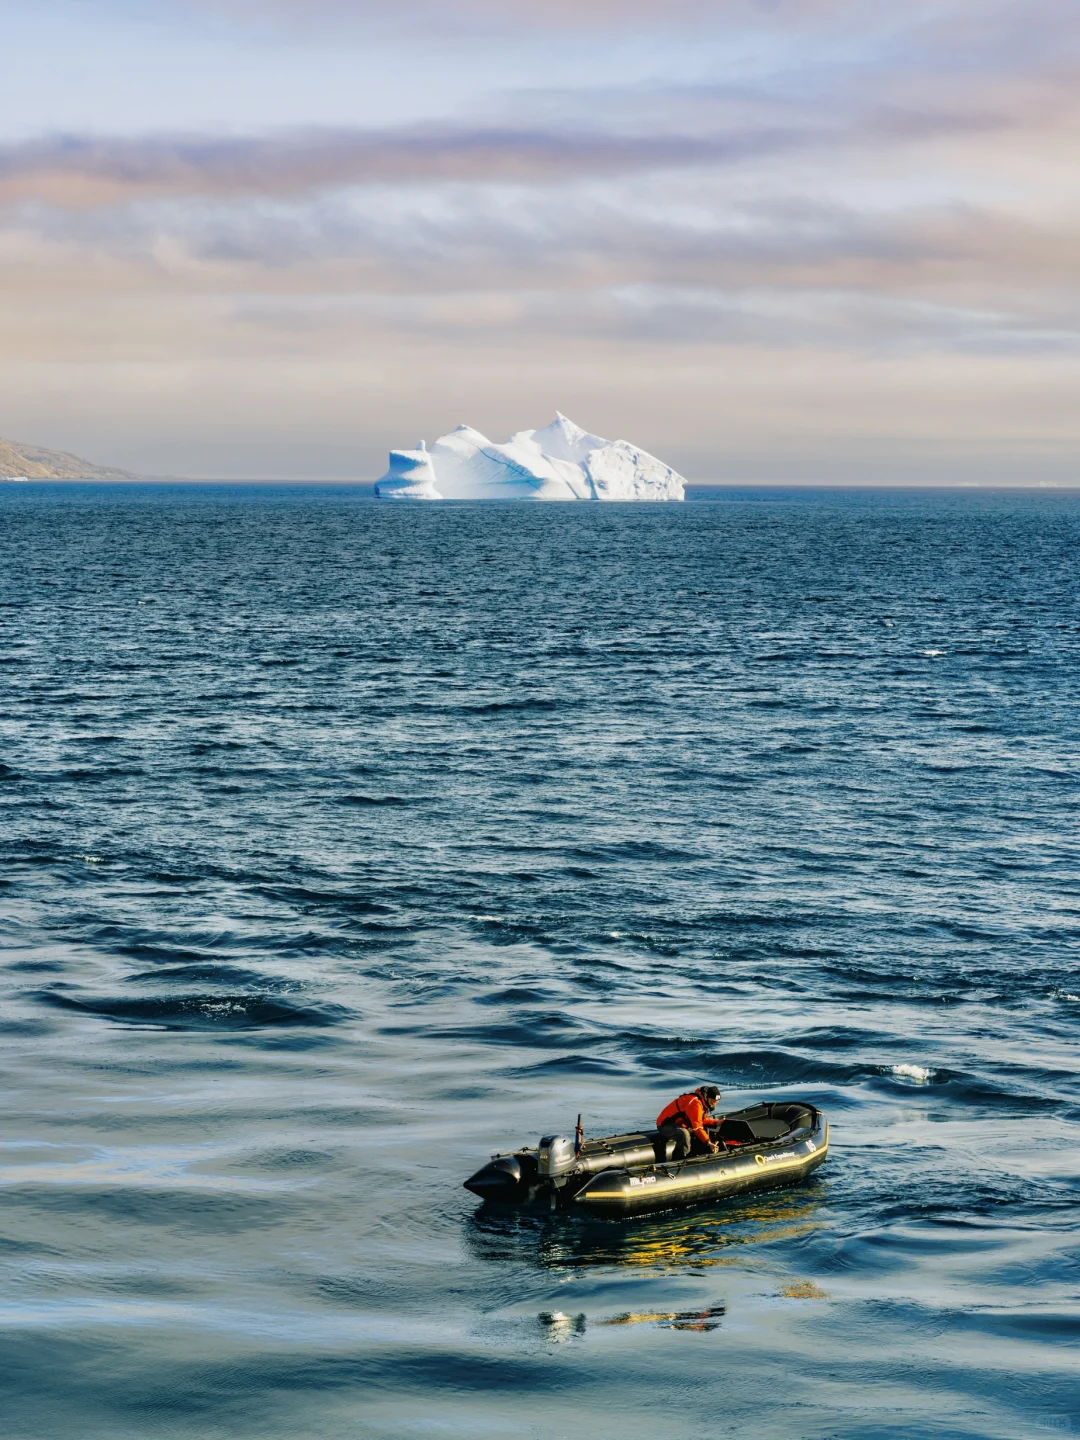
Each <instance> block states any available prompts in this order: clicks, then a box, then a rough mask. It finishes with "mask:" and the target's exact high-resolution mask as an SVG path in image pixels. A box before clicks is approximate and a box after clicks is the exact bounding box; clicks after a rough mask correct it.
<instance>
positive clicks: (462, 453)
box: [375, 414, 686, 500]
mask: <svg viewBox="0 0 1080 1440" xmlns="http://www.w3.org/2000/svg"><path fill="white" fill-rule="evenodd" d="M684 484H685V481H684V480H683V478H682V476H681V475H677V474H676V473H675V471H674V470H672V469H671V468H670V467H669V466H667V465H664V464H662V463H661V461H659V460H657V459H656V458H655V457H654V456H652V455H649V454H648V453H647V452H646V451H644V450H639V449H638V448H637V446H635V445H630V444H628V443H627V442H626V441H625V440H604V439H603V438H602V437H601V436H599V435H591V434H590V433H589V432H588V431H587V430H582V428H581V427H580V425H575V424H574V422H573V421H572V420H568V419H567V418H566V416H565V415H559V414H556V416H555V419H554V420H553V421H552V422H551V424H550V425H546V426H545V427H544V428H543V429H542V430H519V431H518V432H517V434H516V435H511V437H510V439H509V440H507V441H506V442H505V444H502V445H499V444H495V443H494V442H493V441H491V440H488V439H487V437H486V436H484V435H481V434H480V432H479V430H473V429H471V428H470V427H469V426H468V425H459V426H458V428H457V429H456V430H451V431H450V433H449V434H448V435H442V436H440V437H439V439H438V440H436V441H435V443H434V445H432V447H431V449H430V450H427V449H425V447H424V442H423V441H422V440H421V442H420V444H419V445H418V447H417V448H416V449H415V450H391V452H390V468H389V469H388V470H387V472H386V474H385V475H384V476H382V478H381V479H380V480H378V481H376V484H375V494H376V495H378V496H379V497H380V498H382V499H388V500H443V499H445V500H684V499H685V498H686V492H685V490H684V488H683V487H684Z"/></svg>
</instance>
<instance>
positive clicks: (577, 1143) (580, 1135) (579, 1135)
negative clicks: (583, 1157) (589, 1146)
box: [574, 1114, 585, 1155]
mask: <svg viewBox="0 0 1080 1440" xmlns="http://www.w3.org/2000/svg"><path fill="white" fill-rule="evenodd" d="M584 1144H585V1132H584V1130H582V1128H581V1116H580V1114H579V1115H578V1117H577V1125H576V1127H575V1129H574V1154H575V1155H580V1154H581V1147H582V1146H583V1145H584Z"/></svg>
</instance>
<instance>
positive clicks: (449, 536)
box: [0, 485, 1080, 1440]
mask: <svg viewBox="0 0 1080 1440" xmlns="http://www.w3.org/2000/svg"><path fill="white" fill-rule="evenodd" d="M1078 555H1080V498H1078V497H1075V496H1067V495H1056V496H1055V495H1011V496H1010V495H989V494H976V493H970V494H965V495H946V494H937V495H933V494H922V495H915V494H908V495H903V494H897V495H863V496H860V495H844V494H840V493H836V494H826V493H816V494H802V495H788V496H783V495H780V496H775V495H774V496H771V497H770V496H768V495H766V494H758V495H753V494H749V493H747V494H745V495H742V496H736V497H729V498H728V499H726V500H724V501H719V502H714V503H697V504H688V505H685V506H676V505H663V506H595V507H594V506H557V505H553V506H535V507H533V506H519V507H515V506H498V505H496V506H490V507H486V508H485V507H483V506H468V505H456V506H455V505H442V506H431V507H425V506H416V507H391V506H383V505H379V504H376V503H366V502H364V501H362V500H360V499H359V498H358V497H357V496H356V495H355V494H351V493H348V492H343V491H315V490H299V489H297V490H288V489H269V488H266V489H264V488H250V489H245V488H227V487H219V488H206V489H196V490H192V489H183V488H168V487H157V488H155V487H146V488H138V487H135V488H133V487H127V486H124V487H115V488H109V487H96V486H89V485H87V486H82V485H79V486H71V485H68V486H48V485H20V486H14V485H12V486H7V487H0V601H2V608H0V618H2V627H3V628H2V640H3V646H2V650H0V661H2V664H0V747H2V748H0V762H2V763H0V853H2V856H3V871H2V888H0V910H2V915H3V932H2V934H3V943H4V951H3V957H2V958H3V987H4V988H3V1001H4V1003H3V1008H2V1012H0V1032H2V1038H3V1046H2V1051H0V1053H2V1056H3V1082H4V1099H3V1117H4V1118H3V1131H2V1134H3V1141H2V1148H0V1182H2V1187H3V1189H2V1200H3V1208H2V1212H0V1213H2V1220H0V1267H2V1269H0V1274H2V1280H3V1283H2V1289H0V1355H2V1359H3V1364H2V1366H0V1396H2V1402H3V1405H2V1414H3V1416H4V1421H3V1425H4V1433H5V1435H6V1436H10V1437H13V1440H37V1437H60V1436H63V1437H67V1436H73V1435H78V1436H80V1437H108V1440H116V1437H139V1440H143V1437H153V1440H157V1437H183V1440H187V1437H199V1440H203V1437H229V1440H236V1437H286V1436H288V1437H295V1436H303V1437H333V1440H337V1437H342V1440H345V1437H349V1440H353V1437H363V1440H435V1437H440V1440H458V1437H462V1440H464V1437H469V1440H474V1437H492V1440H504V1437H506V1440H509V1437H515V1440H518V1437H529V1440H532V1437H535V1440H549V1437H561V1436H574V1437H577V1436H595V1437H602V1440H606V1437H619V1440H622V1437H627V1440H639V1437H640V1440H646V1437H648V1440H655V1437H657V1436H663V1437H666V1440H691V1437H694V1440H698V1437H706V1436H708V1437H711V1436H721V1435H738V1436H742V1437H745V1436H753V1437H754V1440H772V1437H776V1440H780V1437H785V1440H788V1437H860V1440H862V1437H867V1440H869V1437H875V1440H876V1437H898V1440H899V1437H903V1440H908V1437H934V1440H937V1437H953V1436H957V1437H959V1436H964V1437H969V1436H979V1437H1002V1440H1016V1437H1026V1436H1045V1435H1046V1434H1047V1433H1052V1432H1060V1431H1063V1430H1068V1429H1069V1428H1070V1427H1072V1428H1074V1429H1080V1365H1078V1352H1077V1341H1078V1338H1080V1302H1078V1294H1077V1281H1078V1278H1080V1244H1078V1236H1077V1227H1076V1216H1077V1196H1078V1190H1080V1158H1078V1151H1077V1145H1076V1142H1077V1137H1078V1133H1080V1123H1078V1122H1080V1089H1078V1085H1077V1061H1076V1056H1077V1041H1078V1039H1080V998H1078V997H1080V975H1078V973H1077V970H1078V964H1077V961H1078V952H1080V879H1078V868H1077V865H1078V858H1080V854H1078V852H1080V843H1078V833H1077V827H1078V819H1080V816H1078V799H1080V789H1078V784H1077V781H1078V773H1080V763H1078V758H1077V757H1078V742H1080V595H1078V588H1077V557H1078ZM705 1080H716V1081H717V1082H719V1083H720V1084H721V1085H722V1086H723V1088H724V1090H725V1100H724V1106H725V1107H726V1108H735V1106H736V1105H737V1104H739V1103H740V1102H743V1101H748V1100H749V1099H752V1098H754V1097H757V1096H759V1095H775V1094H782V1095H792V1096H806V1097H808V1098H810V1099H812V1100H813V1101H814V1102H815V1103H817V1104H819V1105H821V1106H822V1107H823V1108H824V1109H825V1110H826V1112H827V1114H828V1116H829V1118H830V1119H831V1121H832V1123H833V1148H832V1152H831V1155H830V1159H829V1163H828V1165H827V1166H826V1167H825V1168H824V1169H823V1170H822V1171H820V1172H819V1173H818V1175H817V1176H816V1177H815V1178H814V1179H813V1180H812V1181H811V1182H809V1183H808V1184H806V1185H804V1186H803V1187H801V1188H798V1189H791V1190H786V1191H778V1192H775V1193H773V1194H770V1195H765V1196H759V1197H756V1198H751V1199H747V1200H744V1201H743V1202H741V1203H736V1204H732V1205H729V1206H728V1207H726V1208H718V1209H704V1210H696V1211H684V1212H675V1213H671V1214H668V1215H662V1216H656V1217H652V1218H648V1217H646V1218H643V1219H638V1220H636V1221H631V1222H597V1221H592V1222H589V1221H586V1220H578V1219H576V1218H575V1217H564V1216H549V1215H543V1214H541V1215H524V1216H520V1217H517V1218H514V1217H511V1218H507V1217H505V1216H497V1215H488V1214H484V1213H482V1212H480V1211H478V1209H477V1208H476V1206H475V1204H474V1201H473V1199H472V1197H471V1196H470V1195H469V1194H468V1193H467V1192H465V1191H464V1190H462V1189H461V1188H460V1182H461V1180H462V1179H463V1178H464V1177H465V1176H466V1175H468V1174H469V1173H470V1172H471V1171H472V1170H474V1169H475V1168H476V1167H477V1165H478V1164H479V1163H481V1161H482V1160H483V1159H484V1158H485V1157H486V1155H487V1153H488V1151H489V1150H490V1149H493V1148H500V1147H503V1146H505V1145H512V1144H516V1143H520V1142H521V1141H525V1140H534V1139H535V1138H536V1137H537V1136H538V1135H539V1134H540V1133H541V1132H545V1131H550V1130H553V1129H566V1128H567V1127H570V1126H572V1124H573V1120H574V1118H575V1116H576V1114H577V1112H578V1111H579V1110H581V1111H583V1112H584V1117H585V1124H586V1128H587V1131H588V1132H590V1133H593V1134H596V1133H603V1132H605V1131H612V1130H616V1129H624V1128H627V1127H632V1126H635V1125H638V1124H643V1123H647V1122H648V1121H649V1120H651V1118H652V1117H653V1116H655V1114H656V1112H657V1110H658V1109H659V1108H660V1106H661V1105H662V1104H663V1103H664V1102H665V1101H666V1100H667V1099H668V1098H669V1097H670V1096H672V1095H673V1094H674V1093H676V1091H677V1090H678V1089H680V1088H683V1087H685V1086H687V1085H696V1084H699V1083H701V1082H702V1081H705Z"/></svg>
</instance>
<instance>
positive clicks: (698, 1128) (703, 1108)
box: [656, 1085, 724, 1160]
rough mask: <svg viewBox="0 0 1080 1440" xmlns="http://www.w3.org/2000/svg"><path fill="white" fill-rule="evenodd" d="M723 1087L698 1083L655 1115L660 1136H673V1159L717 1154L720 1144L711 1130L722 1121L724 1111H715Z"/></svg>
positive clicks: (667, 1138)
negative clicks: (717, 1113) (713, 1136)
mask: <svg viewBox="0 0 1080 1440" xmlns="http://www.w3.org/2000/svg"><path fill="white" fill-rule="evenodd" d="M719 1099H720V1091H719V1090H718V1089H717V1088H716V1086H715V1085H699V1086H698V1088H697V1089H696V1090H690V1091H688V1092H687V1093H686V1094H685V1095H680V1096H678V1097H677V1098H676V1099H675V1100H672V1102H671V1104H670V1105H665V1106H664V1108H663V1110H661V1111H660V1114H659V1115H658V1116H657V1117H656V1128H657V1130H659V1132H660V1138H661V1140H674V1141H675V1149H674V1152H673V1154H672V1157H671V1158H672V1159H673V1160H682V1159H683V1158H684V1157H685V1156H687V1155H704V1154H712V1155H715V1154H716V1152H717V1151H718V1150H719V1149H720V1146H719V1145H718V1144H717V1143H716V1141H715V1140H714V1139H713V1138H712V1137H711V1136H710V1134H709V1130H712V1129H716V1128H717V1127H718V1126H719V1125H721V1124H722V1123H723V1119H724V1117H723V1115H721V1116H720V1117H719V1119H717V1118H716V1117H715V1116H714V1115H713V1111H714V1110H715V1109H716V1102H717V1101H718V1100H719Z"/></svg>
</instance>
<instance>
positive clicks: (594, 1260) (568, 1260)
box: [467, 1182, 824, 1273]
mask: <svg viewBox="0 0 1080 1440" xmlns="http://www.w3.org/2000/svg"><path fill="white" fill-rule="evenodd" d="M823 1199H824V1190H823V1186H822V1184H821V1183H820V1182H811V1183H810V1184H809V1185H807V1186H805V1187H801V1188H800V1189H798V1190H779V1191H777V1190H773V1191H769V1192H768V1193H766V1194H761V1195H748V1196H746V1197H745V1199H742V1200H739V1201H732V1202H730V1203H728V1204H726V1205H724V1206H723V1207H722V1208H719V1209H701V1210H697V1211H686V1210H681V1211H671V1212H668V1213H665V1214H660V1215H642V1216H638V1217H635V1218H629V1219H623V1220H597V1219H594V1218H590V1217H588V1216H581V1217H578V1216H576V1215H575V1216H564V1215H555V1216H553V1215H551V1214H549V1213H548V1212H546V1211H542V1212H532V1213H529V1212H525V1211H522V1210H509V1209H504V1208H503V1207H501V1206H500V1207H495V1206H488V1205H482V1206H481V1207H480V1208H479V1209H478V1210H477V1211H476V1212H475V1213H474V1214H473V1215H472V1216H471V1218H470V1220H469V1222H468V1230H467V1238H468V1242H469V1245H470V1248H471V1249H472V1251H473V1253H474V1254H475V1255H476V1256H477V1258H478V1259H481V1260H490V1261H498V1262H500V1263H505V1262H506V1261H507V1260H513V1261H516V1262H517V1263H519V1264H533V1265H539V1266H541V1267H542V1268H544V1269H546V1270H581V1269H585V1268H596V1267H605V1266H606V1267H610V1268H632V1269H636V1270H638V1271H652V1272H655V1273H664V1272H670V1271H686V1270H690V1271H693V1270H704V1269H706V1268H708V1267H709V1266H714V1265H745V1264H746V1263H747V1262H748V1260H749V1257H748V1256H747V1254H746V1253H745V1247H747V1246H761V1245H771V1244H775V1243H777V1242H778V1241H782V1240H789V1239H794V1238H797V1237H798V1236H800V1235H805V1234H807V1233H808V1232H809V1231H811V1230H813V1229H815V1228H817V1227H818V1226H819V1225H821V1224H823V1223H824V1221H823V1219H822V1218H821V1217H820V1215H819V1212H820V1210H821V1207H822V1202H823Z"/></svg>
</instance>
